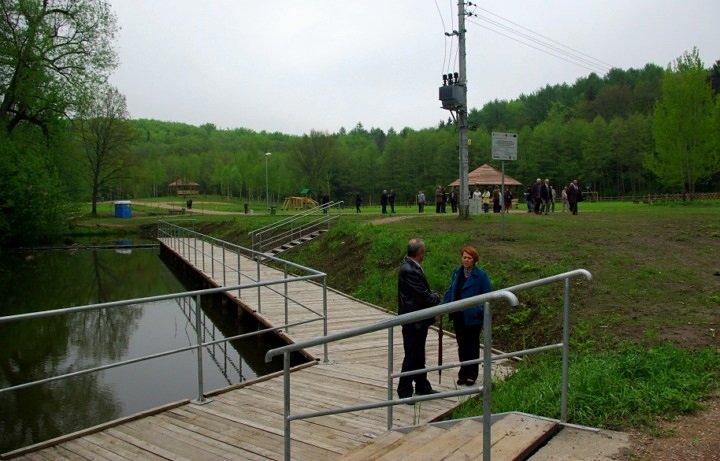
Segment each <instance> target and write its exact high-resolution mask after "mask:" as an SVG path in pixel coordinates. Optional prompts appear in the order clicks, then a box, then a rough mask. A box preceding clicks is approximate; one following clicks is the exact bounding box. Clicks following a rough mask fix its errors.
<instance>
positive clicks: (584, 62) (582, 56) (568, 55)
mask: <svg viewBox="0 0 720 461" xmlns="http://www.w3.org/2000/svg"><path fill="white" fill-rule="evenodd" d="M471 5H472V6H474V7H475V9H480V10H483V11H486V12H487V13H489V14H491V15H493V16H496V17H498V18H500V19H502V20H503V21H506V22H508V23H510V24H513V25H516V26H517V27H519V28H521V29H523V30H526V31H528V32H530V33H531V34H533V35H535V36H533V35H529V34H526V33H524V32H522V31H520V30H518V29H516V28H514V27H512V26H508V25H505V24H502V23H501V22H498V21H495V20H493V19H490V18H488V17H485V16H480V15H478V14H476V13H471V14H470V16H471V17H476V18H478V19H479V20H481V21H484V22H486V23H488V24H490V25H491V26H493V27H490V26H489V25H487V24H481V23H479V22H476V21H472V20H468V22H470V23H471V24H474V25H477V26H479V27H482V28H484V29H486V30H489V31H491V32H494V33H496V34H498V35H502V36H503V37H506V38H509V39H511V40H514V41H516V42H518V43H520V44H522V45H525V46H528V47H530V48H533V49H536V50H538V51H541V52H543V53H546V54H549V55H551V56H553V57H556V58H558V59H562V60H563V61H566V62H568V63H570V64H574V65H576V66H580V67H583V68H585V69H588V70H590V71H593V72H599V73H601V74H603V73H606V72H607V71H608V70H610V69H611V68H612V65H611V64H608V63H606V62H604V61H601V60H599V59H596V58H594V57H592V56H590V55H588V54H586V53H582V52H580V51H577V50H575V49H574V48H571V47H569V46H567V45H564V44H562V43H560V42H557V41H555V40H553V39H551V38H549V37H545V36H544V35H542V34H539V33H537V32H534V31H532V30H530V29H528V28H526V27H523V26H521V25H519V24H517V23H515V22H513V21H510V20H509V19H505V18H503V17H502V16H499V15H497V14H495V13H492V12H490V11H488V10H485V9H484V8H480V7H478V6H477V5H475V4H471ZM498 28H499V29H501V30H498ZM502 30H504V31H506V32H508V33H504V32H502ZM538 37H540V38H538ZM533 43H534V44H535V45H533ZM554 44H555V45H554ZM536 45H537V46H536ZM556 45H557V46H556Z"/></svg>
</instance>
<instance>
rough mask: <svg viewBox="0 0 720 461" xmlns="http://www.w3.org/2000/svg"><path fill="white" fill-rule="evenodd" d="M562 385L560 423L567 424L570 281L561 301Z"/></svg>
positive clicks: (566, 280) (566, 284) (566, 283)
mask: <svg viewBox="0 0 720 461" xmlns="http://www.w3.org/2000/svg"><path fill="white" fill-rule="evenodd" d="M562 343H563V346H562V384H561V386H562V387H561V389H560V421H562V422H563V423H565V422H567V404H568V389H569V386H570V376H569V370H570V279H569V278H567V279H565V293H564V300H563V340H562Z"/></svg>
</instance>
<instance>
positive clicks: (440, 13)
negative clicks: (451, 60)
mask: <svg viewBox="0 0 720 461" xmlns="http://www.w3.org/2000/svg"><path fill="white" fill-rule="evenodd" d="M435 8H437V12H438V16H440V22H441V23H442V28H443V32H447V27H446V26H445V19H443V15H442V11H440V5H438V2H437V0H435ZM447 55H448V52H447V39H445V49H444V54H443V64H442V73H443V74H444V73H445V63H446V61H447Z"/></svg>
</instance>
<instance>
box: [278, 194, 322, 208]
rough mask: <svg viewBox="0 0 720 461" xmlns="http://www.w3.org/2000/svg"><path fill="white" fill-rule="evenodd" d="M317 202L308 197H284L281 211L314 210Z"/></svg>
mask: <svg viewBox="0 0 720 461" xmlns="http://www.w3.org/2000/svg"><path fill="white" fill-rule="evenodd" d="M318 205H319V204H318V202H317V201H315V200H313V199H311V198H310V197H286V198H285V203H283V206H282V209H283V210H305V209H309V208H315V207H316V206H318Z"/></svg>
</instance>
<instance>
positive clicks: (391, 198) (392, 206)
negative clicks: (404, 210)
mask: <svg viewBox="0 0 720 461" xmlns="http://www.w3.org/2000/svg"><path fill="white" fill-rule="evenodd" d="M388 203H390V213H392V214H395V191H394V190H393V189H390V193H389V194H388Z"/></svg>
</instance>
